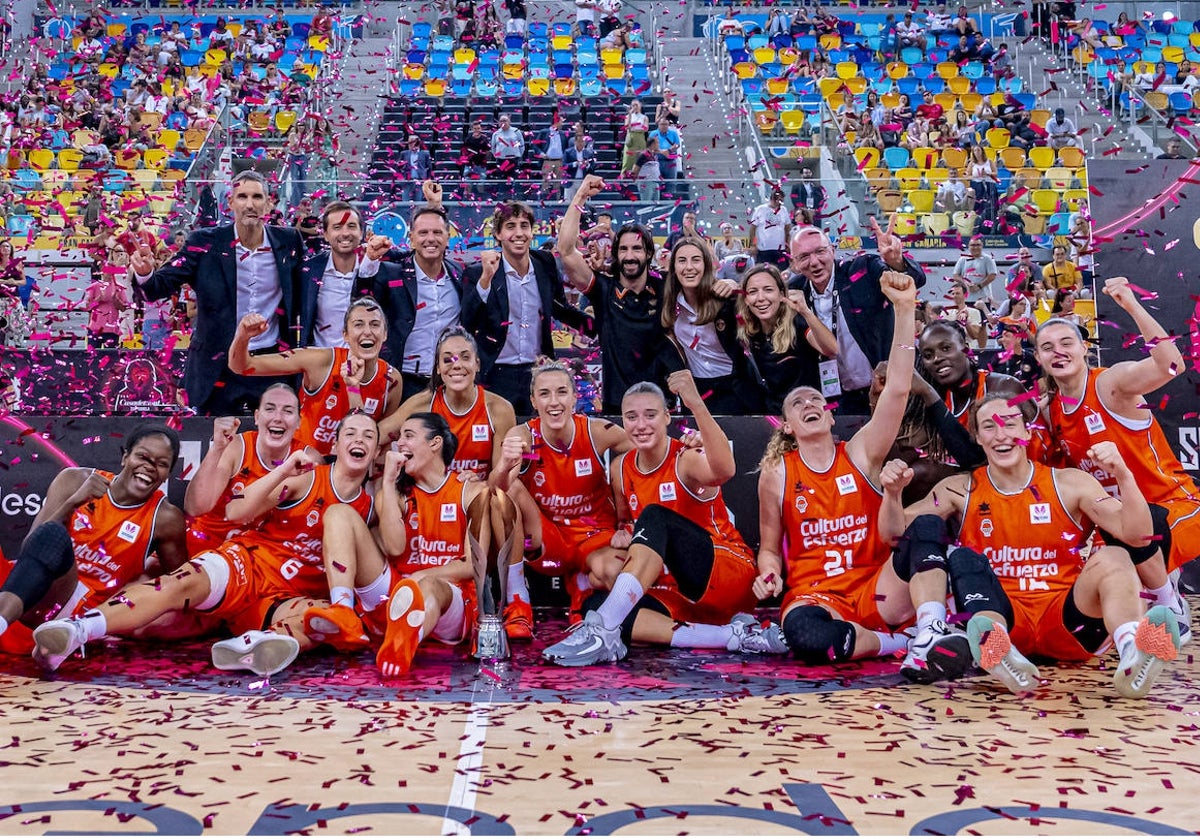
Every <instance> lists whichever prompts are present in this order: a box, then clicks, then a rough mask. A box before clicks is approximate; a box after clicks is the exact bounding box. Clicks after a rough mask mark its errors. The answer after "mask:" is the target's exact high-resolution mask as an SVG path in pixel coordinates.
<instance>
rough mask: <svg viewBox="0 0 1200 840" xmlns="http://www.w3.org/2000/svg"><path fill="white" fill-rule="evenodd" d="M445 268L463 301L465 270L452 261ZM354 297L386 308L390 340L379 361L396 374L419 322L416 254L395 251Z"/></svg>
mask: <svg viewBox="0 0 1200 840" xmlns="http://www.w3.org/2000/svg"><path fill="white" fill-rule="evenodd" d="M442 264H443V265H444V266H445V267H446V275H447V276H448V277H449V278H450V283H451V285H452V286H453V287H454V291H455V293H456V294H457V295H458V299H459V300H460V301H461V300H462V296H463V280H462V269H461V268H459V266H457V265H455V264H454V263H452V262H451V261H450V260H443V263H442ZM355 295H356V296H359V295H365V296H367V297H373V298H375V299H376V300H377V301H379V305H380V306H382V307H383V314H384V316H385V317H386V318H387V322H388V337H387V341H386V342H384V345H383V351H382V352H381V353H380V358H382V359H383V360H384V361H385V362H387V363H388V364H389V365H391V366H392V367H394V368H396V370H403V364H404V344H405V342H407V341H408V336H409V334H410V333H411V332H412V330H413V324H415V323H416V320H417V264H416V260H415V259H414V258H413V252H412V251H403V250H401V249H399V248H393V249H392V250H391V251H389V252H388V254H387V256H385V257H384V258H383V261H382V262H380V263H379V273H378V274H376V275H375V276H374V277H363V278H360V280H359V290H358V291H356V292H355ZM434 339H435V340H436V339H437V336H434Z"/></svg>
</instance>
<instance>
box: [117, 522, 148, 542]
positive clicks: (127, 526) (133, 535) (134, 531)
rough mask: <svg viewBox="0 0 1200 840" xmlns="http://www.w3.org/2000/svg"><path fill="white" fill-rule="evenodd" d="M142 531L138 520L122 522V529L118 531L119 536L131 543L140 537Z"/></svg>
mask: <svg viewBox="0 0 1200 840" xmlns="http://www.w3.org/2000/svg"><path fill="white" fill-rule="evenodd" d="M140 533H142V526H141V525H139V524H137V523H136V522H128V521H126V522H122V523H121V530H119V531H117V536H118V537H120V538H121V539H123V540H125V542H127V543H131V542H133V541H134V540H136V539H137V538H138V534H140Z"/></svg>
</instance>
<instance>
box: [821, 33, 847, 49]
mask: <svg viewBox="0 0 1200 840" xmlns="http://www.w3.org/2000/svg"><path fill="white" fill-rule="evenodd" d="M841 47H842V36H841V35H835V34H833V33H829V34H826V35H822V36H821V49H823V50H826V51H828V50H837V49H841Z"/></svg>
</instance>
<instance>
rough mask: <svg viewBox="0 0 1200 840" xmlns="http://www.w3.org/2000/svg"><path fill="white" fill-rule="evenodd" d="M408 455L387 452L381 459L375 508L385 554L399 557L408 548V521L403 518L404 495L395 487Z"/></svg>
mask: <svg viewBox="0 0 1200 840" xmlns="http://www.w3.org/2000/svg"><path fill="white" fill-rule="evenodd" d="M407 460H408V457H407V456H405V455H401V454H400V453H399V452H391V451H389V452H387V453H385V455H384V460H383V475H382V477H380V479H379V492H378V494H377V496H376V505H375V506H376V508H377V509H378V510H379V543H380V545H381V547H382V548H383V551H384V553H385V554H387V555H389V556H391V557H399V556H400V555H402V554H404V552H405V551H406V550H407V549H408V523H407V522H405V520H404V497H403V496H402V495H401V494H400V491H399V490H397V489H396V481H397V479H399V478H400V472H401V470H402V468H403V466H404V462H405V461H407Z"/></svg>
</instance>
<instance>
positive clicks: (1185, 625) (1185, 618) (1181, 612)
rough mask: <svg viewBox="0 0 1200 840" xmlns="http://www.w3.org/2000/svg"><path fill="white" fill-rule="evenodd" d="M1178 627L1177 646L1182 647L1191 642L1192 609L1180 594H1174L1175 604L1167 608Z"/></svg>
mask: <svg viewBox="0 0 1200 840" xmlns="http://www.w3.org/2000/svg"><path fill="white" fill-rule="evenodd" d="M1167 609H1169V610H1170V611H1171V615H1173V616H1174V617H1175V623H1176V624H1178V625H1179V646H1180V647H1183V646H1184V645H1186V644H1188V643H1189V642H1191V640H1192V608H1191V606H1190V605H1189V604H1188V602H1187V598H1185V597H1183V593H1182V592H1176V593H1175V603H1174V604H1171V605H1170V606H1169V607H1167Z"/></svg>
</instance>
